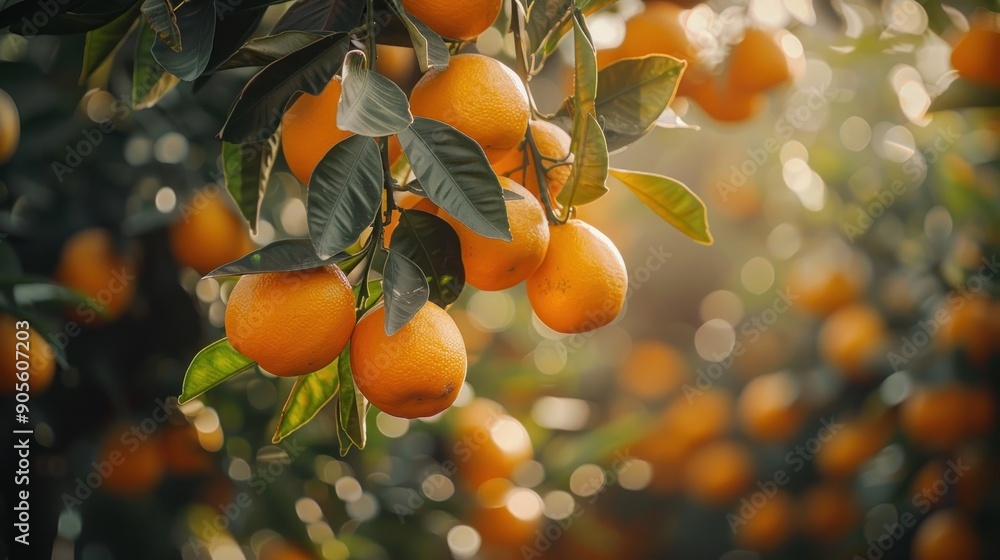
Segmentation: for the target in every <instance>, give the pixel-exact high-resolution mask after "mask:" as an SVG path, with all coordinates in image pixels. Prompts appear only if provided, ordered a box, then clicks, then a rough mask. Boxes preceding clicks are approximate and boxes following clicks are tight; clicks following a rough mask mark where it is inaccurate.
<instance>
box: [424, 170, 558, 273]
mask: <svg viewBox="0 0 1000 560" xmlns="http://www.w3.org/2000/svg"><path fill="white" fill-rule="evenodd" d="M500 184H501V185H503V188H505V189H507V190H510V191H513V192H515V193H517V194H519V195H521V196H522V197H523V198H521V199H520V200H508V201H506V202H505V204H506V206H507V220H508V222H509V223H510V233H511V236H512V237H513V240H511V241H510V242H509V243H508V242H506V241H503V240H500V239H490V238H487V237H483V236H481V235H479V234H478V233H476V232H474V231H472V230H471V229H469V228H467V227H466V226H465V225H463V224H462V223H461V222H459V221H458V220H456V219H455V218H453V217H451V216H450V215H448V213H447V212H441V213H440V216H441V217H442V218H444V219H445V221H447V222H448V223H449V224H451V227H453V228H455V232H456V233H457V234H458V239H459V241H461V244H462V264H463V265H464V266H465V281H466V282H468V283H469V285H470V286H474V287H476V288H478V289H480V290H487V291H496V290H506V289H507V288H510V287H513V286H516V285H518V284H520V283H521V282H522V281H524V280H525V279H526V278H527V277H528V276H529V275H530V274H531V273H532V272H534V271H535V270H536V269H537V268H538V265H540V264H542V259H544V258H545V251H546V249H548V246H549V223H548V221H547V220H546V218H545V210H544V209H543V208H542V205H541V203H539V202H538V200H536V199H535V198H534V197H533V196H531V193H529V192H528V191H527V189H525V188H524V187H522V186H521V185H518V184H517V183H515V182H514V181H511V180H510V179H508V178H506V177H500Z"/></svg>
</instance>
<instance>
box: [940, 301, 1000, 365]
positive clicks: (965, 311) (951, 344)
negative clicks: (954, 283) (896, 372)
mask: <svg viewBox="0 0 1000 560" xmlns="http://www.w3.org/2000/svg"><path fill="white" fill-rule="evenodd" d="M998 311H1000V306H998V305H997V304H996V303H995V302H994V301H993V300H991V299H990V298H989V297H987V296H985V295H982V294H969V293H964V292H952V293H951V294H949V295H948V296H947V297H945V301H944V302H943V303H942V304H941V306H940V307H939V309H938V311H937V312H936V313H935V317H938V316H942V317H944V318H945V319H944V320H943V321H938V322H939V323H941V329H940V330H939V331H938V332H937V335H936V336H935V341H936V342H937V344H939V345H940V346H942V347H944V348H948V349H960V350H962V351H963V352H965V354H966V355H967V356H968V358H969V359H970V360H971V361H972V362H973V363H975V364H980V365H981V364H984V363H985V362H986V360H987V359H988V358H989V357H990V355H991V354H993V353H995V352H996V351H997V348H998V345H1000V313H998ZM942 313H943V314H944V315H941V314H942ZM932 321H933V320H932Z"/></svg>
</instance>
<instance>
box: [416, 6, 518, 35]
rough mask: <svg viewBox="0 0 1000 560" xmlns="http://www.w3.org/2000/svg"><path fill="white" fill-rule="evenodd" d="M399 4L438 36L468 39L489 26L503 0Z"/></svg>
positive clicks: (495, 17)
mask: <svg viewBox="0 0 1000 560" xmlns="http://www.w3.org/2000/svg"><path fill="white" fill-rule="evenodd" d="M403 7H404V8H406V11H407V12H408V13H410V14H413V15H414V16H416V17H417V19H419V20H420V21H421V22H423V23H424V24H426V25H427V27H430V28H431V30H432V31H434V32H435V33H437V34H438V35H441V36H442V37H447V38H449V39H461V40H463V41H471V40H472V39H475V38H476V37H478V36H479V34H480V33H482V32H483V31H486V30H487V29H489V27H490V26H491V25H493V22H494V21H495V20H496V19H497V16H498V15H500V8H502V7H503V0H403Z"/></svg>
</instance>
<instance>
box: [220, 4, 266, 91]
mask: <svg viewBox="0 0 1000 560" xmlns="http://www.w3.org/2000/svg"><path fill="white" fill-rule="evenodd" d="M248 3H249V2H243V3H242V4H240V5H239V7H240V9H239V10H236V11H233V12H228V13H223V11H222V10H223V8H224V7H227V6H229V5H228V4H227V3H225V2H219V3H218V4H216V10H218V11H217V12H216V24H215V39H214V40H213V41H212V55H211V56H209V58H208V70H209V71H210V72H214V71H215V70H217V69H218V68H219V65H221V64H222V63H223V62H225V61H226V60H228V59H229V57H231V56H232V55H233V54H234V53H235V52H236V51H237V50H239V48H240V47H242V46H243V45H244V44H245V43H246V42H247V40H248V39H249V38H250V36H251V35H253V32H254V31H256V29H257V26H258V25H260V21H261V19H263V17H264V12H265V11H266V10H267V8H256V9H248V8H244V6H245V4H248ZM205 79H207V76H206V77H205Z"/></svg>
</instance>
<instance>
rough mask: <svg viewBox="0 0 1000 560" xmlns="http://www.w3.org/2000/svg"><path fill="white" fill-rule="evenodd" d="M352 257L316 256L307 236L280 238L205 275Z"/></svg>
mask: <svg viewBox="0 0 1000 560" xmlns="http://www.w3.org/2000/svg"><path fill="white" fill-rule="evenodd" d="M351 259H352V257H351V256H349V255H347V254H340V255H334V256H333V257H331V258H329V259H321V258H319V257H318V256H316V251H315V250H314V249H313V246H312V241H310V240H308V239H298V238H296V239H279V240H278V241H272V242H271V243H268V244H267V245H265V246H263V247H261V248H260V249H257V250H256V251H254V252H252V253H249V254H247V255H244V256H243V257H241V258H239V259H237V260H235V261H233V262H231V263H229V264H225V265H222V266H220V267H219V268H217V269H215V270H213V271H212V272H209V273H208V274H206V275H205V278H218V277H220V276H239V275H241V274H260V273H263V272H290V271H294V270H307V269H310V268H317V267H320V266H324V265H328V264H334V263H340V262H341V261H348V260H351Z"/></svg>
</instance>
